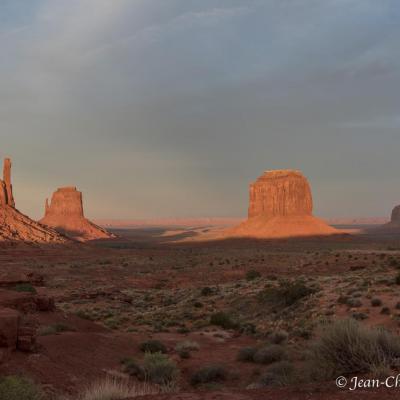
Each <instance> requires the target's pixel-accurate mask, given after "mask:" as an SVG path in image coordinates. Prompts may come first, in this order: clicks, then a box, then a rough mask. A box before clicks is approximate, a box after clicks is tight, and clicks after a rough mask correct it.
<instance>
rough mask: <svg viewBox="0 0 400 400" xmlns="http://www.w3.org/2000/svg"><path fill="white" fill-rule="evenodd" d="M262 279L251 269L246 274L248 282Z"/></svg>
mask: <svg viewBox="0 0 400 400" xmlns="http://www.w3.org/2000/svg"><path fill="white" fill-rule="evenodd" d="M260 277H261V274H260V273H259V272H258V271H256V270H254V269H251V270H249V271H247V272H246V280H248V281H254V280H255V279H258V278H260Z"/></svg>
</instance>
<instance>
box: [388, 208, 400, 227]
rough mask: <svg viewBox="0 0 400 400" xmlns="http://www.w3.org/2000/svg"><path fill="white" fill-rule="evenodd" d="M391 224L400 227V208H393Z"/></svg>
mask: <svg viewBox="0 0 400 400" xmlns="http://www.w3.org/2000/svg"><path fill="white" fill-rule="evenodd" d="M390 222H391V223H392V224H396V225H399V226H400V206H396V207H395V208H393V210H392V216H391V218H390Z"/></svg>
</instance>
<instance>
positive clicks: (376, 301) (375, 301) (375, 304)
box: [371, 297, 382, 307]
mask: <svg viewBox="0 0 400 400" xmlns="http://www.w3.org/2000/svg"><path fill="white" fill-rule="evenodd" d="M381 305H382V300H381V299H379V298H378V297H374V298H373V299H371V306H372V307H380V306H381Z"/></svg>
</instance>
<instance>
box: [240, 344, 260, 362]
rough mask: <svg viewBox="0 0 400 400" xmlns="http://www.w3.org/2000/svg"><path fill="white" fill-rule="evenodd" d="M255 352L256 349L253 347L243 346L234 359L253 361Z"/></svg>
mask: <svg viewBox="0 0 400 400" xmlns="http://www.w3.org/2000/svg"><path fill="white" fill-rule="evenodd" d="M256 353H257V349H256V348H255V347H243V348H242V349H240V350H239V352H238V355H237V357H236V359H237V360H238V361H247V362H252V361H254V355H255V354H256Z"/></svg>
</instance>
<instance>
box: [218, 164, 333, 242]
mask: <svg viewBox="0 0 400 400" xmlns="http://www.w3.org/2000/svg"><path fill="white" fill-rule="evenodd" d="M312 211H313V199H312V194H311V188H310V184H309V183H308V180H307V178H306V177H305V176H304V175H303V174H302V173H301V172H300V171H297V170H290V169H289V170H275V171H265V172H264V174H263V175H261V176H260V177H259V178H258V179H257V180H256V181H255V182H254V183H252V184H250V193H249V211H248V219H247V221H245V222H243V223H241V224H240V225H239V226H237V227H235V228H233V229H229V230H227V231H226V232H225V236H226V235H229V236H250V237H259V238H281V237H295V236H320V235H330V234H334V233H338V231H337V230H336V229H334V228H332V227H330V226H329V225H327V224H326V223H325V222H324V221H322V220H320V219H318V218H315V217H314V216H313V215H312Z"/></svg>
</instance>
